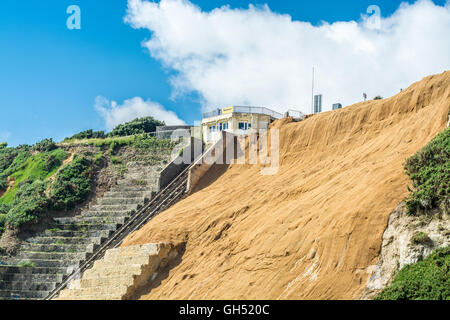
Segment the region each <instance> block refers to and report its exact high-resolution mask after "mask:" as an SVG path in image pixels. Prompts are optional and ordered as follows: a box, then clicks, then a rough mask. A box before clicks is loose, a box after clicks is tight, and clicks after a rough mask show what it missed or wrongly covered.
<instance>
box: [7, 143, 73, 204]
mask: <svg viewBox="0 0 450 320" xmlns="http://www.w3.org/2000/svg"><path fill="white" fill-rule="evenodd" d="M49 157H54V159H56V160H57V162H55V165H53V166H50V167H48V162H47V161H48V158H49ZM66 157H67V154H66V152H65V151H64V150H62V149H56V150H53V151H49V152H41V153H38V154H36V155H33V156H30V157H29V158H28V159H27V160H26V161H25V162H24V163H23V164H22V165H20V166H19V167H18V168H17V170H15V171H14V172H13V173H12V174H11V175H10V176H9V177H10V180H13V181H14V185H13V187H12V188H10V189H9V190H8V191H7V192H5V194H3V196H2V197H0V204H1V203H4V204H9V203H12V202H13V200H14V196H15V195H16V193H17V191H18V189H19V184H20V183H21V182H24V181H26V180H30V181H36V180H46V179H48V178H49V177H50V176H52V175H53V174H54V173H55V172H56V170H58V168H59V166H60V165H61V164H62V162H63V160H64V159H65V158H66ZM18 161H20V159H18V158H16V159H15V160H14V162H13V164H12V166H13V165H14V164H15V163H17V162H18ZM58 164H59V165H58Z"/></svg>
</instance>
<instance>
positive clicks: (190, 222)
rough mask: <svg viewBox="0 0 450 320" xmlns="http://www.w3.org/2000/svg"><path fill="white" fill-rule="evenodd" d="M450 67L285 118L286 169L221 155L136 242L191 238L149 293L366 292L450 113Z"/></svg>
mask: <svg viewBox="0 0 450 320" xmlns="http://www.w3.org/2000/svg"><path fill="white" fill-rule="evenodd" d="M449 108H450V72H446V73H443V74H440V75H435V76H431V77H427V78H425V79H423V80H422V81H420V82H418V83H415V84H413V85H412V86H411V87H410V88H408V89H407V90H404V91H403V92H401V93H400V94H398V95H396V96H394V97H392V98H389V99H385V100H381V101H368V102H365V103H359V104H356V105H353V106H350V107H347V108H344V109H342V110H338V111H333V112H326V113H323V114H320V115H317V116H314V117H311V118H309V119H307V120H305V121H303V122H299V123H293V122H289V121H288V120H287V119H284V120H281V121H278V122H276V123H275V124H274V127H277V128H279V129H280V144H281V146H280V162H281V166H280V170H279V172H278V174H277V175H274V176H262V175H260V174H259V167H257V166H249V165H231V166H230V167H228V168H223V167H222V168H219V167H216V168H214V169H212V170H211V171H210V172H209V173H208V174H207V176H206V177H205V178H204V179H203V181H202V183H203V186H204V188H203V189H202V190H200V191H198V192H196V193H194V194H193V195H191V196H189V197H188V198H186V199H185V200H183V201H181V202H179V203H178V204H176V205H175V206H173V207H172V208H170V209H169V210H167V211H166V212H164V213H161V214H160V215H159V216H157V217H156V218H155V219H153V220H152V221H151V222H149V223H148V224H147V225H146V226H145V227H144V228H142V229H141V230H139V231H138V232H136V233H134V234H132V235H131V236H129V237H128V238H127V239H126V241H125V242H124V246H127V245H135V244H144V243H148V242H158V241H168V242H172V243H174V244H175V245H176V244H179V243H182V242H185V243H186V251H185V253H184V255H183V257H182V261H181V263H179V264H178V265H177V266H175V267H174V268H173V269H172V270H170V272H169V274H168V276H167V277H165V279H162V281H161V283H160V284H159V285H158V286H157V287H156V288H153V289H152V290H151V291H150V292H149V293H148V294H147V295H144V296H143V298H144V299H278V298H280V299H304V298H308V299H358V298H359V297H360V296H361V293H362V290H363V287H364V285H365V283H366V281H367V279H368V277H369V276H370V270H371V268H370V266H372V265H374V264H376V262H377V259H378V254H379V251H380V245H381V240H382V234H383V231H384V229H385V227H386V224H387V219H388V216H389V214H390V212H391V211H392V210H393V209H394V208H395V207H396V206H397V204H398V203H399V202H400V201H401V200H402V199H404V198H405V197H406V196H407V188H406V186H407V184H408V183H409V180H408V178H407V176H406V175H405V174H404V173H403V164H404V162H405V159H406V158H408V157H409V156H411V155H412V154H414V153H415V152H416V151H418V150H419V149H420V148H421V147H423V146H424V145H425V144H426V143H427V142H428V141H430V140H431V139H432V138H433V137H434V136H435V135H436V134H437V133H438V132H440V131H441V130H443V128H445V126H446V124H447V120H448V113H449Z"/></svg>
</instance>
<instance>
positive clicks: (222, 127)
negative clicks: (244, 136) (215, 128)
mask: <svg viewBox="0 0 450 320" xmlns="http://www.w3.org/2000/svg"><path fill="white" fill-rule="evenodd" d="M225 130H228V122H224V123H220V124H219V131H225Z"/></svg>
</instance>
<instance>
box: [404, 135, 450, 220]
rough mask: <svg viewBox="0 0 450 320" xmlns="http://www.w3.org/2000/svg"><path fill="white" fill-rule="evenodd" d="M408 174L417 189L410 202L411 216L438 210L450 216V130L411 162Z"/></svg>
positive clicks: (408, 205)
mask: <svg viewBox="0 0 450 320" xmlns="http://www.w3.org/2000/svg"><path fill="white" fill-rule="evenodd" d="M405 170H406V174H408V175H409V177H410V178H411V180H412V182H413V189H412V190H410V191H411V193H410V195H409V197H408V199H407V200H406V207H407V211H408V214H411V215H415V214H418V213H420V212H422V211H424V210H430V209H433V208H438V207H440V208H441V209H442V211H443V212H444V213H448V211H449V201H450V200H449V193H450V184H449V181H450V128H447V129H445V130H444V131H443V132H441V133H439V134H438V135H437V136H436V137H435V138H434V139H433V140H431V142H430V143H429V144H428V145H426V146H425V147H424V148H423V149H422V150H420V151H419V152H417V153H416V154H415V155H413V156H412V157H411V158H409V159H408V160H407V161H406V164H405ZM408 189H409V187H408Z"/></svg>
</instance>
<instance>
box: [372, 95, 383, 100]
mask: <svg viewBox="0 0 450 320" xmlns="http://www.w3.org/2000/svg"><path fill="white" fill-rule="evenodd" d="M373 100H383V97H382V96H376V97H375V98H373Z"/></svg>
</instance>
